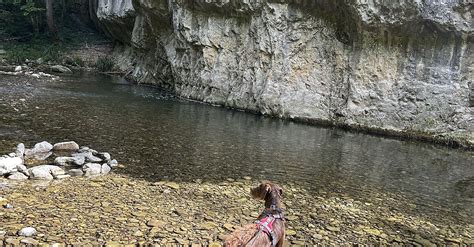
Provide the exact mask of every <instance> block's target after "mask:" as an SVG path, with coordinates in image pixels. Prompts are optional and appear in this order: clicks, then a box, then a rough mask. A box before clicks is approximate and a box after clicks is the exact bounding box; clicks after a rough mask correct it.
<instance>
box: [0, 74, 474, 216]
mask: <svg viewBox="0 0 474 247" xmlns="http://www.w3.org/2000/svg"><path fill="white" fill-rule="evenodd" d="M4 80H5V79H3V80H1V79H0V81H4ZM19 84H20V85H21V86H18V83H17V84H15V83H13V84H8V83H5V82H3V83H2V84H0V93H1V94H2V95H8V96H6V97H4V100H3V101H2V102H3V104H5V105H6V103H5V102H7V101H8V102H10V103H11V102H17V101H18V99H20V98H25V99H26V100H25V101H24V102H23V103H21V102H20V103H18V105H16V108H17V109H18V112H17V111H15V110H13V108H9V107H2V109H0V113H1V114H2V119H1V120H0V123H1V124H0V139H3V140H4V141H3V144H4V145H1V146H0V151H2V152H3V153H5V152H7V151H10V147H11V146H9V147H7V146H5V144H6V143H17V142H20V141H23V142H25V143H27V144H29V145H32V144H34V143H35V142H37V141H41V140H48V141H50V142H56V141H63V140H75V141H77V142H78V143H80V144H85V145H88V146H90V147H92V148H94V149H97V150H105V151H108V152H110V153H111V154H113V156H114V157H116V158H117V159H118V160H119V161H120V162H121V163H124V164H126V166H125V168H124V169H121V170H118V172H120V173H125V174H127V175H128V176H132V177H135V178H138V179H145V180H148V181H152V182H154V181H160V180H174V181H183V182H186V181H193V180H195V179H198V178H199V179H201V180H204V181H211V182H220V181H223V180H225V179H227V178H234V179H238V178H242V177H243V176H251V177H252V178H254V179H268V180H273V181H278V182H281V183H294V184H301V185H303V186H308V187H311V188H313V189H315V190H314V191H318V190H321V189H323V190H327V191H335V192H339V193H345V194H349V195H353V196H354V197H357V196H358V195H360V197H363V196H364V195H366V194H367V193H370V192H371V191H382V192H390V193H401V194H404V195H409V196H410V197H411V198H413V200H415V201H416V202H417V204H419V205H421V209H420V210H430V208H432V206H433V205H435V206H436V207H440V208H445V209H446V210H448V211H449V210H452V211H459V210H460V211H463V212H466V213H467V214H468V215H474V214H473V211H474V209H473V204H474V197H473V191H474V189H473V187H474V183H473V182H472V181H473V180H474V167H473V165H472V163H473V162H472V161H473V156H472V152H467V151H462V150H452V149H447V148H443V147H438V146H432V145H429V144H424V143H416V142H407V141H399V140H394V139H386V138H381V137H375V136H369V135H364V134H356V133H348V132H345V131H342V130H338V129H330V128H319V127H314V126H307V125H303V124H298V123H294V122H290V121H283V120H278V119H270V118H265V117H262V116H258V115H253V114H248V113H244V112H238V111H231V110H227V109H224V108H219V107H211V106H208V105H203V104H197V103H192V102H187V101H182V100H179V99H177V98H175V97H173V96H172V95H169V94H167V93H165V92H163V91H160V90H159V89H156V88H152V87H145V86H134V85H130V84H126V83H123V81H119V82H117V79H116V78H111V77H105V76H100V75H87V74H86V75H80V76H79V77H70V78H63V79H62V80H61V81H56V82H38V83H29V84H22V83H20V82H19ZM423 205H426V206H425V207H423ZM433 210H435V209H433Z"/></svg>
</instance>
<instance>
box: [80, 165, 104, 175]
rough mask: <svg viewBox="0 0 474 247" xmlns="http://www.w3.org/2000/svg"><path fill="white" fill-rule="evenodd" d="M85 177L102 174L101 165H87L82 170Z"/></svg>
mask: <svg viewBox="0 0 474 247" xmlns="http://www.w3.org/2000/svg"><path fill="white" fill-rule="evenodd" d="M82 170H83V171H84V175H85V176H86V177H90V176H97V175H100V174H101V172H102V165H101V164H97V163H87V164H85V165H84V167H83V168H82Z"/></svg>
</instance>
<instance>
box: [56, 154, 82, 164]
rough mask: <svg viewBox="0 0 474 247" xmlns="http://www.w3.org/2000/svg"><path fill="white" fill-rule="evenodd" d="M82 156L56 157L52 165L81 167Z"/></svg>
mask: <svg viewBox="0 0 474 247" xmlns="http://www.w3.org/2000/svg"><path fill="white" fill-rule="evenodd" d="M85 159H86V158H85V157H84V156H75V157H56V159H54V164H56V165H58V166H67V165H75V166H82V165H84V163H85Z"/></svg>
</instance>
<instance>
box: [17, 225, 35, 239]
mask: <svg viewBox="0 0 474 247" xmlns="http://www.w3.org/2000/svg"><path fill="white" fill-rule="evenodd" d="M35 234H36V229H35V228H33V227H25V228H23V229H21V230H20V231H18V236H24V237H31V236H33V235H35Z"/></svg>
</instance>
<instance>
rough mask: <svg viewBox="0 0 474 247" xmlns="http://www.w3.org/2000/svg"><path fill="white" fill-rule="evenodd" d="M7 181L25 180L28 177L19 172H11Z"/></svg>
mask: <svg viewBox="0 0 474 247" xmlns="http://www.w3.org/2000/svg"><path fill="white" fill-rule="evenodd" d="M8 179H11V180H26V179H28V177H27V176H26V175H25V174H23V173H21V172H13V173H11V174H10V175H9V176H8Z"/></svg>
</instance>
